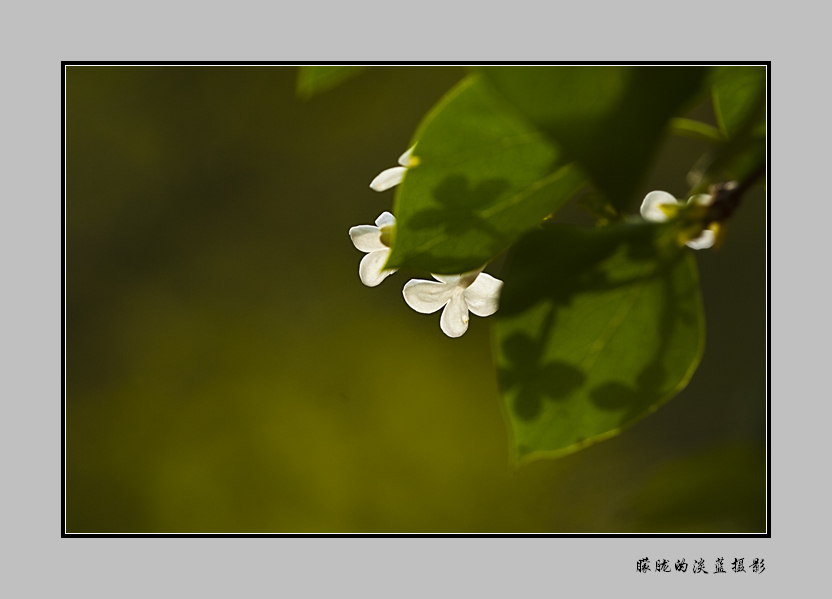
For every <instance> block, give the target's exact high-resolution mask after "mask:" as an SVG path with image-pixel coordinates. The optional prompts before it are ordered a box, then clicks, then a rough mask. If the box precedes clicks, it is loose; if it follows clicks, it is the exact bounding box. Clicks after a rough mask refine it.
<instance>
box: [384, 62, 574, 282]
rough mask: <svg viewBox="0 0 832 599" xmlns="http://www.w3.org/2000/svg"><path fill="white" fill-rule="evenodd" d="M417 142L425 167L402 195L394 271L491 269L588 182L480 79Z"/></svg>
mask: <svg viewBox="0 0 832 599" xmlns="http://www.w3.org/2000/svg"><path fill="white" fill-rule="evenodd" d="M415 139H416V150H415V152H414V156H415V157H416V160H417V161H418V164H417V165H415V166H413V167H411V168H410V169H409V170H408V172H407V174H406V175H405V178H404V182H403V183H402V184H401V186H399V188H398V189H397V195H396V201H395V210H394V212H395V214H396V219H397V224H396V233H395V243H394V246H393V251H392V253H391V255H390V259H389V261H388V266H390V267H396V268H400V267H412V268H418V269H424V270H428V271H430V272H434V273H438V274H456V273H460V272H465V271H469V270H473V269H475V268H478V267H480V266H483V265H484V264H485V263H487V262H488V261H489V260H491V259H493V258H494V257H495V256H496V255H498V254H499V253H501V252H503V251H504V250H505V249H506V248H507V247H508V246H509V245H510V244H511V243H512V242H514V241H515V240H516V239H517V238H518V237H519V236H520V235H521V234H522V233H524V232H525V231H527V230H529V229H530V228H533V227H536V226H538V225H539V224H540V222H541V221H542V220H543V219H544V218H545V217H546V216H547V215H549V214H551V213H552V212H553V211H555V210H556V209H557V208H559V207H560V206H561V205H562V204H563V203H564V202H565V201H566V200H567V199H569V197H570V196H571V195H573V194H574V193H575V191H577V190H578V189H579V188H580V187H581V185H582V184H583V182H584V177H583V175H582V174H581V173H580V172H579V171H578V170H577V169H576V168H575V167H573V166H570V165H566V164H564V163H563V162H562V160H560V157H559V152H558V150H557V148H555V147H554V145H553V144H552V143H551V142H550V141H549V140H547V139H546V138H545V136H543V135H542V134H541V133H540V132H538V131H536V130H535V129H534V128H533V127H531V126H530V125H528V124H527V123H525V122H524V120H523V119H521V118H519V117H517V116H516V115H515V114H513V112H512V111H510V110H506V108H505V106H504V104H503V103H502V102H501V101H500V100H499V99H495V98H494V96H493V94H492V92H490V91H489V89H488V88H487V86H485V85H483V83H482V81H481V79H480V77H479V76H477V75H473V76H470V77H468V78H467V79H465V80H464V81H463V82H461V83H460V84H459V85H457V87H456V88H454V89H453V90H452V91H451V92H450V93H449V94H448V95H447V96H446V97H445V98H444V99H443V100H442V101H441V102H440V103H439V104H438V105H437V106H436V107H435V108H434V110H433V111H432V112H431V113H430V114H429V115H428V116H427V117H426V118H425V121H424V122H423V123H422V125H421V126H420V128H419V131H418V132H417V134H416V136H415Z"/></svg>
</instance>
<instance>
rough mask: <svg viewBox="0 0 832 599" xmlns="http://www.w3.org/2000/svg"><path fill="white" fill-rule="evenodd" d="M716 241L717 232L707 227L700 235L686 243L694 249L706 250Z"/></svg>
mask: <svg viewBox="0 0 832 599" xmlns="http://www.w3.org/2000/svg"><path fill="white" fill-rule="evenodd" d="M715 241H716V233H714V232H713V231H711V230H710V229H705V230H704V231H702V234H701V235H700V236H699V237H697V238H695V239H691V240H690V241H688V242H687V243H686V244H685V245H686V246H688V247H689V248H691V249H694V250H705V249H708V248H709V247H711V246H713V244H714V242H715Z"/></svg>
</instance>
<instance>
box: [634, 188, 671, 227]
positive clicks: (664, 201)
mask: <svg viewBox="0 0 832 599" xmlns="http://www.w3.org/2000/svg"><path fill="white" fill-rule="evenodd" d="M676 203H677V202H676V198H674V197H673V196H672V195H670V194H669V193H667V192H666V191H651V192H650V193H648V194H647V195H646V196H645V197H644V201H643V202H642V203H641V216H642V217H643V218H644V220H646V221H650V222H652V223H662V222H664V221H666V220H667V215H666V214H665V213H664V211H663V210H662V209H661V208H660V207H659V206H665V205H668V204H676Z"/></svg>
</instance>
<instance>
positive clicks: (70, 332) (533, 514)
mask: <svg viewBox="0 0 832 599" xmlns="http://www.w3.org/2000/svg"><path fill="white" fill-rule="evenodd" d="M465 73H466V71H465V70H464V69H463V68H461V67H430V68H427V67H399V68H395V67H375V68H371V69H369V70H368V71H367V72H365V73H363V74H361V75H360V76H358V77H356V78H355V79H352V80H350V81H348V82H346V83H344V84H342V85H341V86H339V87H337V88H336V89H334V90H332V91H330V92H328V93H325V94H323V95H320V96H316V97H313V98H311V99H309V100H307V101H301V100H298V99H297V98H296V96H295V81H296V78H297V69H296V68H295V67H264V66H257V67H115V66H104V67H89V66H70V67H68V68H67V71H66V184H67V187H66V189H67V194H66V273H67V278H66V281H67V287H66V310H67V319H66V335H67V336H66V364H67V370H66V385H67V387H66V483H67V485H66V526H67V532H70V533H81V532H89V533H94V532H182V533H184V532H205V533H219V532H232V533H233V532H239V533H243V532H251V533H255V532H311V533H314V532H320V533H325V532H335V533H338V532H341V533H348V532H394V533H395V532H403V533H404V532H425V533H430V532H435V533H440V532H460V533H465V532H474V533H476V532H481V533H492V532H566V533H568V532H600V533H605V532H606V533H615V532H738V533H743V532H764V529H765V518H766V505H765V501H766V499H765V451H764V448H765V428H766V405H765V401H766V400H765V385H766V374H765V351H766V350H765V342H766V336H765V323H766V304H765V302H766V279H765V277H766V263H765V257H766V239H765V223H766V220H765V219H766V209H765V197H764V194H763V192H762V191H761V190H756V191H755V192H754V193H752V194H750V195H748V196H747V197H746V198H745V201H744V204H743V206H742V207H741V208H740V210H739V212H738V213H737V214H736V215H735V217H734V219H733V220H732V222H731V223H730V227H729V230H728V236H727V239H726V243H725V245H724V246H723V247H722V248H721V249H720V250H718V251H712V252H707V251H703V252H699V253H698V254H697V259H698V262H699V266H700V274H701V279H702V287H703V296H704V302H705V313H706V318H707V327H708V328H707V345H706V349H705V355H704V358H703V361H702V364H701V365H700V367H699V369H698V371H697V372H696V374H695V375H694V377H693V380H692V382H691V383H690V385H689V386H688V388H687V389H686V390H685V391H683V392H682V393H681V394H680V395H678V396H677V397H676V398H674V399H673V400H671V401H670V402H669V403H668V404H667V405H665V406H664V407H662V408H661V409H659V410H658V411H657V412H656V413H655V414H653V415H651V416H650V417H648V418H646V419H645V420H643V421H641V422H640V423H638V424H636V425H635V426H633V427H632V428H630V429H629V430H627V431H625V433H623V434H622V435H620V436H618V437H616V438H613V439H611V440H608V441H604V442H602V443H600V444H598V445H596V446H593V447H590V448H588V449H586V450H583V451H581V452H578V453H577V454H574V455H571V456H567V457H564V458H561V459H558V460H551V461H539V462H536V463H532V464H530V465H528V466H524V467H522V468H519V469H515V468H513V467H512V466H511V465H510V463H509V447H508V438H507V433H506V428H505V426H504V424H503V421H502V412H501V406H500V400H499V396H498V393H497V390H496V380H495V374H494V370H493V367H492V360H491V356H490V344H489V321H488V320H487V319H479V318H474V319H473V320H472V322H471V327H470V329H469V331H468V332H467V333H466V334H465V335H464V336H463V337H462V338H460V339H449V338H447V337H445V335H443V334H442V332H441V331H440V330H439V315H438V314H434V315H431V316H425V315H422V314H418V313H416V312H414V311H413V310H410V309H409V308H408V307H407V306H406V304H405V303H404V300H403V298H402V295H401V288H402V286H403V285H404V283H405V282H406V281H407V280H408V276H407V275H408V273H398V274H397V275H394V276H393V277H391V278H389V279H387V280H386V281H385V282H384V283H382V284H381V286H379V287H377V288H374V289H370V288H367V287H364V286H363V285H362V284H361V282H360V281H359V279H358V263H359V261H360V259H361V257H362V256H363V254H362V253H360V252H359V251H357V250H356V249H355V248H353V246H352V243H351V242H350V239H349V236H348V234H347V231H348V229H349V228H350V227H351V226H353V225H358V224H369V223H372V222H373V220H374V219H375V218H376V217H377V216H378V215H379V213H380V212H381V211H383V210H390V209H391V206H392V197H393V192H392V191H388V192H386V193H383V194H378V193H375V192H373V191H372V190H370V189H369V187H368V185H369V182H370V180H371V179H372V178H373V177H374V176H375V175H376V174H378V173H379V172H380V171H381V170H382V169H385V168H388V167H390V166H394V165H395V161H396V158H397V157H398V156H399V154H401V152H402V151H404V150H405V149H407V147H408V142H409V141H410V138H411V135H412V133H413V131H414V130H415V128H416V126H417V125H418V123H419V121H420V120H421V118H422V117H423V115H424V114H425V113H426V112H427V110H429V109H430V108H431V106H433V104H434V103H435V102H436V101H437V100H438V99H439V98H440V97H441V96H442V94H443V93H444V92H445V91H447V90H448V89H450V87H451V86H452V85H453V84H454V83H455V82H457V81H458V80H459V79H461V78H462V77H463V76H464V75H465ZM696 115H697V116H698V117H699V118H703V119H712V116H711V115H710V109H709V108H708V107H707V106H704V105H703V106H702V107H699V108H698V109H697V110H696ZM704 147H705V146H704V145H703V144H702V143H701V142H697V141H693V140H684V139H672V140H669V141H668V142H667V144H666V145H665V147H664V149H663V151H662V157H661V159H660V160H659V161H658V163H657V164H656V167H655V169H654V172H653V174H652V175H651V179H650V180H649V181H648V182H646V183H645V185H644V190H643V191H644V192H645V193H646V192H647V191H650V190H653V189H662V190H666V191H669V192H671V193H673V194H675V195H676V196H677V197H681V196H684V194H685V192H686V186H685V182H684V175H685V173H686V171H687V169H688V168H689V167H690V166H691V165H692V164H693V162H694V161H695V160H696V158H697V157H698V156H699V155H700V154H701V152H702V151H703V150H704ZM636 209H637V207H635V206H634V207H633V212H635V211H636ZM562 218H563V219H565V220H570V219H571V220H575V221H580V220H581V219H582V218H583V216H582V214H581V211H580V209H579V208H576V207H574V206H572V207H567V208H566V209H565V210H564V211H563V215H562ZM489 272H491V273H492V274H494V275H496V276H498V277H499V276H500V273H499V264H496V265H492V267H490V268H489ZM416 274H419V275H421V274H423V273H416Z"/></svg>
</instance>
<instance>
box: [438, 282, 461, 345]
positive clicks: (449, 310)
mask: <svg viewBox="0 0 832 599" xmlns="http://www.w3.org/2000/svg"><path fill="white" fill-rule="evenodd" d="M439 328H441V329H442V332H443V333H445V334H446V335H447V336H448V337H461V336H462V335H463V334H464V333H465V331H467V330H468V304H466V303H465V298H464V297H462V294H461V293H454V294H453V295H452V296H451V301H449V302H448V305H447V306H445V309H444V310H442V317H441V318H440V319H439Z"/></svg>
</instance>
